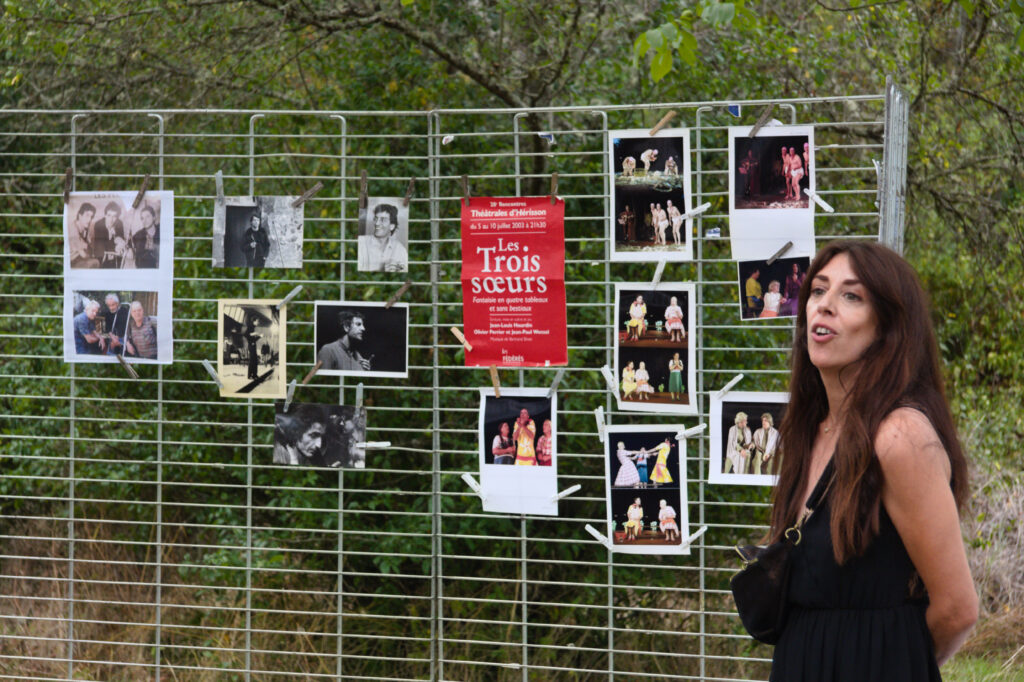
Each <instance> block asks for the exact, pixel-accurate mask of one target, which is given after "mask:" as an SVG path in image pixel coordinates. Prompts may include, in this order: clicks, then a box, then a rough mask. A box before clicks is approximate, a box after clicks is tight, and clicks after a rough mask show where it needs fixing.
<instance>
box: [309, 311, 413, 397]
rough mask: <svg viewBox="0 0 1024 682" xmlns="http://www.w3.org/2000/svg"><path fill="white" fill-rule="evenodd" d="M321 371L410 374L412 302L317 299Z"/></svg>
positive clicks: (353, 374)
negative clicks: (410, 303)
mask: <svg viewBox="0 0 1024 682" xmlns="http://www.w3.org/2000/svg"><path fill="white" fill-rule="evenodd" d="M315 318H316V341H315V343H316V362H317V363H319V364H320V369H319V373H320V374H326V375H328V376H342V377H349V376H350V377H382V378H392V379H404V378H407V377H408V376H409V304H408V303H395V304H393V305H392V306H391V307H390V308H387V307H385V304H384V303H370V302H366V301H347V302H346V301H341V302H339V301H317V302H316V312H315Z"/></svg>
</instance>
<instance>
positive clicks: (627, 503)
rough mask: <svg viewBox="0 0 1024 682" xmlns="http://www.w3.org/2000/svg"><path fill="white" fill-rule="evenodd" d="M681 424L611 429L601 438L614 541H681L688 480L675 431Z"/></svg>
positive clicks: (643, 542) (626, 542) (644, 543)
mask: <svg viewBox="0 0 1024 682" xmlns="http://www.w3.org/2000/svg"><path fill="white" fill-rule="evenodd" d="M684 428H685V427H683V426H679V427H671V426H655V427H649V426H642V427H620V428H619V429H610V430H609V432H608V434H607V435H608V437H607V438H606V443H605V456H606V466H605V474H606V476H607V478H608V481H607V486H606V487H607V490H608V504H609V514H610V517H611V518H610V521H611V524H612V529H611V530H612V543H613V544H615V545H655V546H657V545H679V544H680V543H681V541H682V531H681V529H684V528H685V516H683V517H682V518H680V517H679V515H680V513H681V512H683V511H685V509H684V507H683V505H684V503H685V495H684V492H683V489H684V488H685V485H686V480H685V478H684V477H683V476H682V474H681V468H680V448H681V447H682V443H683V441H677V440H676V434H677V433H678V432H679V431H681V430H683V429H684Z"/></svg>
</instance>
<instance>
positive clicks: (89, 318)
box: [70, 289, 168, 363]
mask: <svg viewBox="0 0 1024 682" xmlns="http://www.w3.org/2000/svg"><path fill="white" fill-rule="evenodd" d="M72 300H73V304H72V307H71V324H70V327H71V330H72V334H73V337H74V349H75V355H76V356H77V357H76V358H75V359H76V361H79V362H81V361H85V360H90V359H91V360H93V361H96V362H103V361H115V362H116V361H117V358H118V356H120V357H122V358H124V359H125V360H128V361H131V362H143V363H144V362H156V361H158V360H159V359H160V346H161V341H163V343H168V340H167V338H166V335H164V334H162V329H161V325H160V321H159V317H158V315H159V313H160V306H159V303H158V302H159V295H158V294H157V292H155V291H124V290H111V289H102V290H96V291H86V290H75V291H73V292H72ZM162 337H164V338H162Z"/></svg>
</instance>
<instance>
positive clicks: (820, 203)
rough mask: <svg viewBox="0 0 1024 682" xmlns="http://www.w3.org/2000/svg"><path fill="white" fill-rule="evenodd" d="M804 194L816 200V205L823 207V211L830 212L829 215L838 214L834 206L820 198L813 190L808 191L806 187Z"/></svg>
mask: <svg viewBox="0 0 1024 682" xmlns="http://www.w3.org/2000/svg"><path fill="white" fill-rule="evenodd" d="M804 194H806V195H807V196H809V197H810V198H811V199H814V203H816V204H817V205H818V206H821V208H822V209H823V210H825V211H826V212H828V213H835V212H836V210H835V209H834V208H832V205H831V204H829V203H828V202H827V201H825V200H824V199H822V198H821V197H820V196H818V193H817V192H815V191H814V190H813V189H807V188H806V187H804Z"/></svg>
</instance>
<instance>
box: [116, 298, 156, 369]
mask: <svg viewBox="0 0 1024 682" xmlns="http://www.w3.org/2000/svg"><path fill="white" fill-rule="evenodd" d="M128 316H129V317H130V318H131V319H129V320H128V329H127V330H126V331H125V337H124V338H125V346H124V347H125V350H127V351H128V354H129V355H131V356H133V357H136V358H144V359H146V360H156V320H154V319H153V318H152V317H147V316H146V309H145V308H144V307H143V306H142V301H132V306H131V309H130V310H129V311H128Z"/></svg>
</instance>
